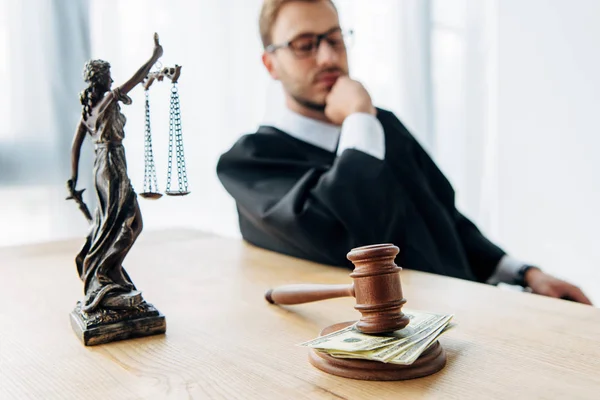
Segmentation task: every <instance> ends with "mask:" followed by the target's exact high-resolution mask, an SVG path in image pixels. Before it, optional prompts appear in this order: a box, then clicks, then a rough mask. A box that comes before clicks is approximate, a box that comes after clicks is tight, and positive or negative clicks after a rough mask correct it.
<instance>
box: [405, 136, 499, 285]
mask: <svg viewBox="0 0 600 400" xmlns="http://www.w3.org/2000/svg"><path fill="white" fill-rule="evenodd" d="M415 148H416V152H417V157H418V159H419V161H420V163H421V165H422V167H423V168H424V171H425V174H426V175H427V176H428V178H429V180H430V182H433V185H432V188H433V190H434V191H435V192H436V195H437V197H438V199H440V201H441V203H442V204H443V205H444V206H445V207H446V209H447V210H448V212H449V214H450V215H451V216H452V219H453V221H454V224H455V227H456V232H457V233H458V237H459V238H460V241H461V243H462V245H463V247H464V249H465V254H466V255H467V259H468V261H469V266H470V268H471V272H472V273H473V275H474V276H475V278H476V279H477V280H478V281H479V282H485V281H486V280H487V279H488V278H489V277H490V276H492V274H493V273H494V271H495V270H496V268H497V267H498V264H499V262H500V260H501V259H502V257H503V256H504V255H505V254H506V253H505V252H504V250H502V249H501V248H500V247H498V246H496V245H495V244H494V243H492V242H491V241H490V240H489V239H487V238H486V237H485V236H484V235H483V233H482V232H481V231H480V230H479V229H478V228H477V226H475V224H474V223H473V222H472V221H471V220H470V219H469V218H467V217H465V216H464V215H463V214H462V213H461V212H460V211H459V210H458V209H457V208H456V203H455V192H454V189H453V188H452V185H451V184H450V182H449V181H448V179H447V178H446V177H445V176H444V174H443V173H442V172H441V171H440V169H439V168H438V166H437V165H436V164H435V162H434V161H433V160H432V159H431V157H430V156H429V154H427V152H426V151H425V150H424V149H423V148H422V147H421V145H420V144H419V143H417V142H416V141H415Z"/></svg>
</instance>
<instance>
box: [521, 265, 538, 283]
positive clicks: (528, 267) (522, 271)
mask: <svg viewBox="0 0 600 400" xmlns="http://www.w3.org/2000/svg"><path fill="white" fill-rule="evenodd" d="M532 268H534V269H539V268H538V267H536V266H534V265H523V266H522V267H521V268H519V270H518V271H517V276H516V278H515V285H520V286H523V287H527V282H525V274H526V273H527V271H529V270H530V269H532Z"/></svg>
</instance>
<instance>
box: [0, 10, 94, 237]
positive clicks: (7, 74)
mask: <svg viewBox="0 0 600 400" xmlns="http://www.w3.org/2000/svg"><path fill="white" fill-rule="evenodd" d="M87 6H88V5H87V2H85V1H78V2H72V1H68V0H62V1H59V0H55V1H51V0H22V1H16V0H1V1H0V245H9V244H15V243H21V242H27V241H40V240H47V239H50V238H54V237H62V236H68V235H70V234H72V232H73V229H85V222H84V221H83V220H82V218H81V217H79V216H74V215H71V214H70V213H69V210H70V209H71V207H69V206H68V205H67V204H66V202H65V201H64V198H65V194H66V190H65V185H64V182H66V179H68V176H69V171H70V168H69V154H68V153H69V148H70V141H71V138H72V134H73V132H74V128H75V124H76V122H77V119H78V118H79V113H80V109H79V106H78V103H79V102H78V93H79V91H80V90H81V83H80V82H81V70H82V66H83V63H84V62H85V60H86V59H87V57H88V56H89V35H88V33H87V32H88V29H87V18H88V8H87ZM87 161H88V163H87V164H89V159H87ZM86 170H87V171H89V168H87V169H86V167H85V166H84V168H83V171H86ZM83 176H84V178H83V180H82V182H83V183H84V184H85V183H86V178H85V174H84V175H83Z"/></svg>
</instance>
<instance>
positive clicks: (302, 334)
mask: <svg viewBox="0 0 600 400" xmlns="http://www.w3.org/2000/svg"><path fill="white" fill-rule="evenodd" d="M82 242H83V241H82V240H75V241H67V242H59V243H53V244H44V245H37V246H26V247H20V248H7V249H2V250H0V398H2V399H5V398H19V399H21V398H44V399H134V398H197V399H213V398H223V399H254V398H256V399H367V398H373V399H384V398H400V399H407V400H408V399H410V400H413V399H420V398H436V399H437V398H456V399H478V400H479V399H486V398H497V399H509V398H510V399H513V398H522V399H534V398H536V399H537V398H540V399H541V398H544V399H549V398H553V399H554V398H561V399H570V400H571V399H583V398H585V399H598V398H600V397H599V396H600V310H598V309H595V308H592V307H587V306H582V305H579V304H574V303H569V302H565V301H560V300H553V299H548V298H542V297H540V296H535V295H530V294H525V293H517V292H508V291H502V290H499V289H496V288H494V287H490V286H486V285H480V284H474V283H469V282H465V281H460V280H456V279H449V278H444V277H439V276H434V275H429V274H424V273H418V272H411V271H403V272H402V273H401V274H402V281H403V288H404V294H405V296H406V298H407V299H408V304H407V308H415V309H421V310H432V311H439V312H445V313H454V314H455V315H456V316H455V321H456V323H457V324H458V325H457V327H456V328H455V329H453V330H451V331H450V332H448V333H447V334H446V335H445V336H444V337H443V338H442V339H441V342H442V344H443V346H444V347H445V349H446V350H447V354H448V365H447V366H446V368H445V369H444V370H442V371H441V372H440V373H438V374H436V375H433V376H431V377H427V378H423V379H418V380H414V381H405V382H365V381H355V380H350V379H344V378H339V377H335V376H330V375H327V374H325V373H323V372H321V371H319V370H317V369H315V368H314V367H312V366H311V365H310V364H309V363H308V361H307V349H305V348H302V347H297V346H295V344H297V343H300V342H303V341H305V340H308V339H311V338H313V337H314V336H315V335H317V333H318V332H319V330H320V329H321V328H322V327H325V326H327V325H330V324H332V323H334V322H340V321H345V320H352V319H356V318H358V316H359V315H358V312H357V311H355V310H354V309H353V305H354V301H353V299H351V298H345V299H334V300H327V301H323V302H320V303H313V304H306V305H298V306H293V307H292V306H290V307H288V308H282V307H277V306H271V305H269V304H267V303H266V302H265V301H264V299H263V293H264V291H265V290H266V289H267V288H269V287H272V286H274V285H280V284H285V283H298V282H317V283H318V282H322V283H349V282H350V278H349V277H348V273H349V271H346V270H342V269H337V268H333V267H324V266H319V265H316V264H312V263H308V262H303V261H299V260H295V259H292V258H289V257H285V256H282V255H278V254H274V253H271V252H267V251H263V250H260V249H257V248H254V247H251V246H249V245H246V244H244V243H243V242H241V241H238V240H230V239H222V238H215V237H209V236H203V235H202V234H199V233H195V232H190V231H176V232H166V233H146V232H145V233H144V234H143V235H142V237H141V238H140V240H139V242H138V244H137V245H136V246H135V247H134V248H133V250H132V252H131V254H130V255H129V257H128V258H127V259H126V264H125V265H126V268H127V270H128V271H129V272H130V274H131V276H132V277H133V280H134V282H135V283H136V284H137V285H138V286H139V288H140V289H142V290H143V291H144V295H145V297H146V299H147V300H148V301H150V302H151V303H154V304H155V305H156V306H157V307H158V309H159V310H160V311H162V312H163V313H164V314H165V315H166V317H167V334H166V335H164V336H155V337H151V338H144V339H135V340H130V341H124V342H117V343H112V344H108V345H102V346H97V347H89V348H86V347H84V346H83V345H82V344H81V343H80V342H79V340H78V339H77V338H76V337H75V335H74V333H73V332H72V331H71V327H70V324H69V312H70V311H71V309H72V308H73V306H74V305H75V302H76V300H78V298H79V297H80V296H81V295H82V290H83V289H82V284H81V282H80V281H79V280H78V277H77V274H76V272H75V265H74V261H73V258H74V255H75V254H76V252H77V251H78V249H79V246H80V245H81V244H82Z"/></svg>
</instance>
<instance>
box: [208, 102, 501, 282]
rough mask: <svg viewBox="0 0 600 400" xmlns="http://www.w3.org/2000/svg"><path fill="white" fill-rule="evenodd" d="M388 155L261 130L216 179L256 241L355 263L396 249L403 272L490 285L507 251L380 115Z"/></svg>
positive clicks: (404, 133)
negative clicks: (362, 254) (361, 252)
mask: <svg viewBox="0 0 600 400" xmlns="http://www.w3.org/2000/svg"><path fill="white" fill-rule="evenodd" d="M377 118H378V119H379V121H380V122H381V124H382V125H383V129H384V132H385V146H386V154H385V159H384V160H379V159H377V158H375V157H372V156H370V155H369V154H366V153H364V152H361V151H358V150H354V149H347V150H345V151H344V152H343V153H342V154H341V155H339V156H336V154H334V153H330V152H328V151H326V150H323V149H321V148H318V147H316V146H313V145H311V144H308V143H306V142H303V141H301V140H298V139H296V138H294V137H292V136H290V135H288V134H286V133H285V132H282V131H280V130H278V129H275V128H273V127H269V126H261V127H260V128H259V129H258V132H256V133H252V134H248V135H245V136H242V137H241V138H240V139H239V140H238V141H237V142H236V143H235V144H234V145H233V147H232V148H231V149H230V150H228V151H227V152H226V153H224V154H223V155H221V157H220V159H219V162H218V165H217V175H218V177H219V179H220V181H221V183H222V184H223V186H224V187H225V189H226V190H227V191H228V192H229V194H230V195H231V196H233V198H234V199H235V201H236V204H237V210H238V215H239V224H240V230H241V233H242V236H243V238H244V239H245V240H247V241H248V242H250V243H252V244H254V245H256V246H259V247H262V248H265V249H269V250H273V251H276V252H280V253H283V254H287V255H290V256H294V257H298V258H303V259H308V260H312V261H316V262H319V263H324V264H330V265H336V266H346V267H352V264H351V263H350V262H349V261H348V260H347V259H346V254H347V253H348V252H349V251H350V250H351V249H352V248H355V247H358V246H364V245H370V244H378V243H393V244H395V245H396V246H398V247H399V248H400V254H399V255H398V257H397V258H396V263H397V264H398V265H400V266H401V267H404V268H409V269H415V270H420V271H426V272H432V273H437V274H441V275H447V276H452V277H457V278H462V279H468V280H476V281H481V282H483V281H485V280H487V279H488V278H489V277H490V276H491V275H492V273H493V272H494V271H495V269H496V267H497V265H498V262H499V261H500V259H501V258H502V256H503V255H504V254H505V253H504V251H503V250H501V249H500V248H498V247H497V246H496V245H494V244H493V243H491V242H490V241H489V240H488V239H486V238H485V237H484V236H483V235H482V233H481V232H480V231H479V230H478V229H477V228H476V226H475V225H474V224H473V223H472V222H471V221H469V220H468V219H467V218H466V217H465V216H463V215H462V214H461V213H460V212H459V211H458V210H457V209H456V207H455V202H454V190H453V189H452V186H451V185H450V183H449V182H448V180H447V179H446V178H445V177H444V175H443V174H442V172H441V171H440V170H439V169H438V168H437V166H436V165H435V163H434V162H433V160H432V159H431V158H430V157H429V155H428V154H427V153H426V152H425V150H424V149H423V148H422V147H421V146H420V144H419V143H418V142H417V141H416V140H415V138H414V137H413V136H412V135H411V134H410V133H409V132H408V130H407V129H406V128H405V127H404V125H403V124H402V123H401V122H400V121H399V120H398V118H396V116H395V115H394V114H393V113H391V112H389V111H385V110H381V109H378V110H377Z"/></svg>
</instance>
